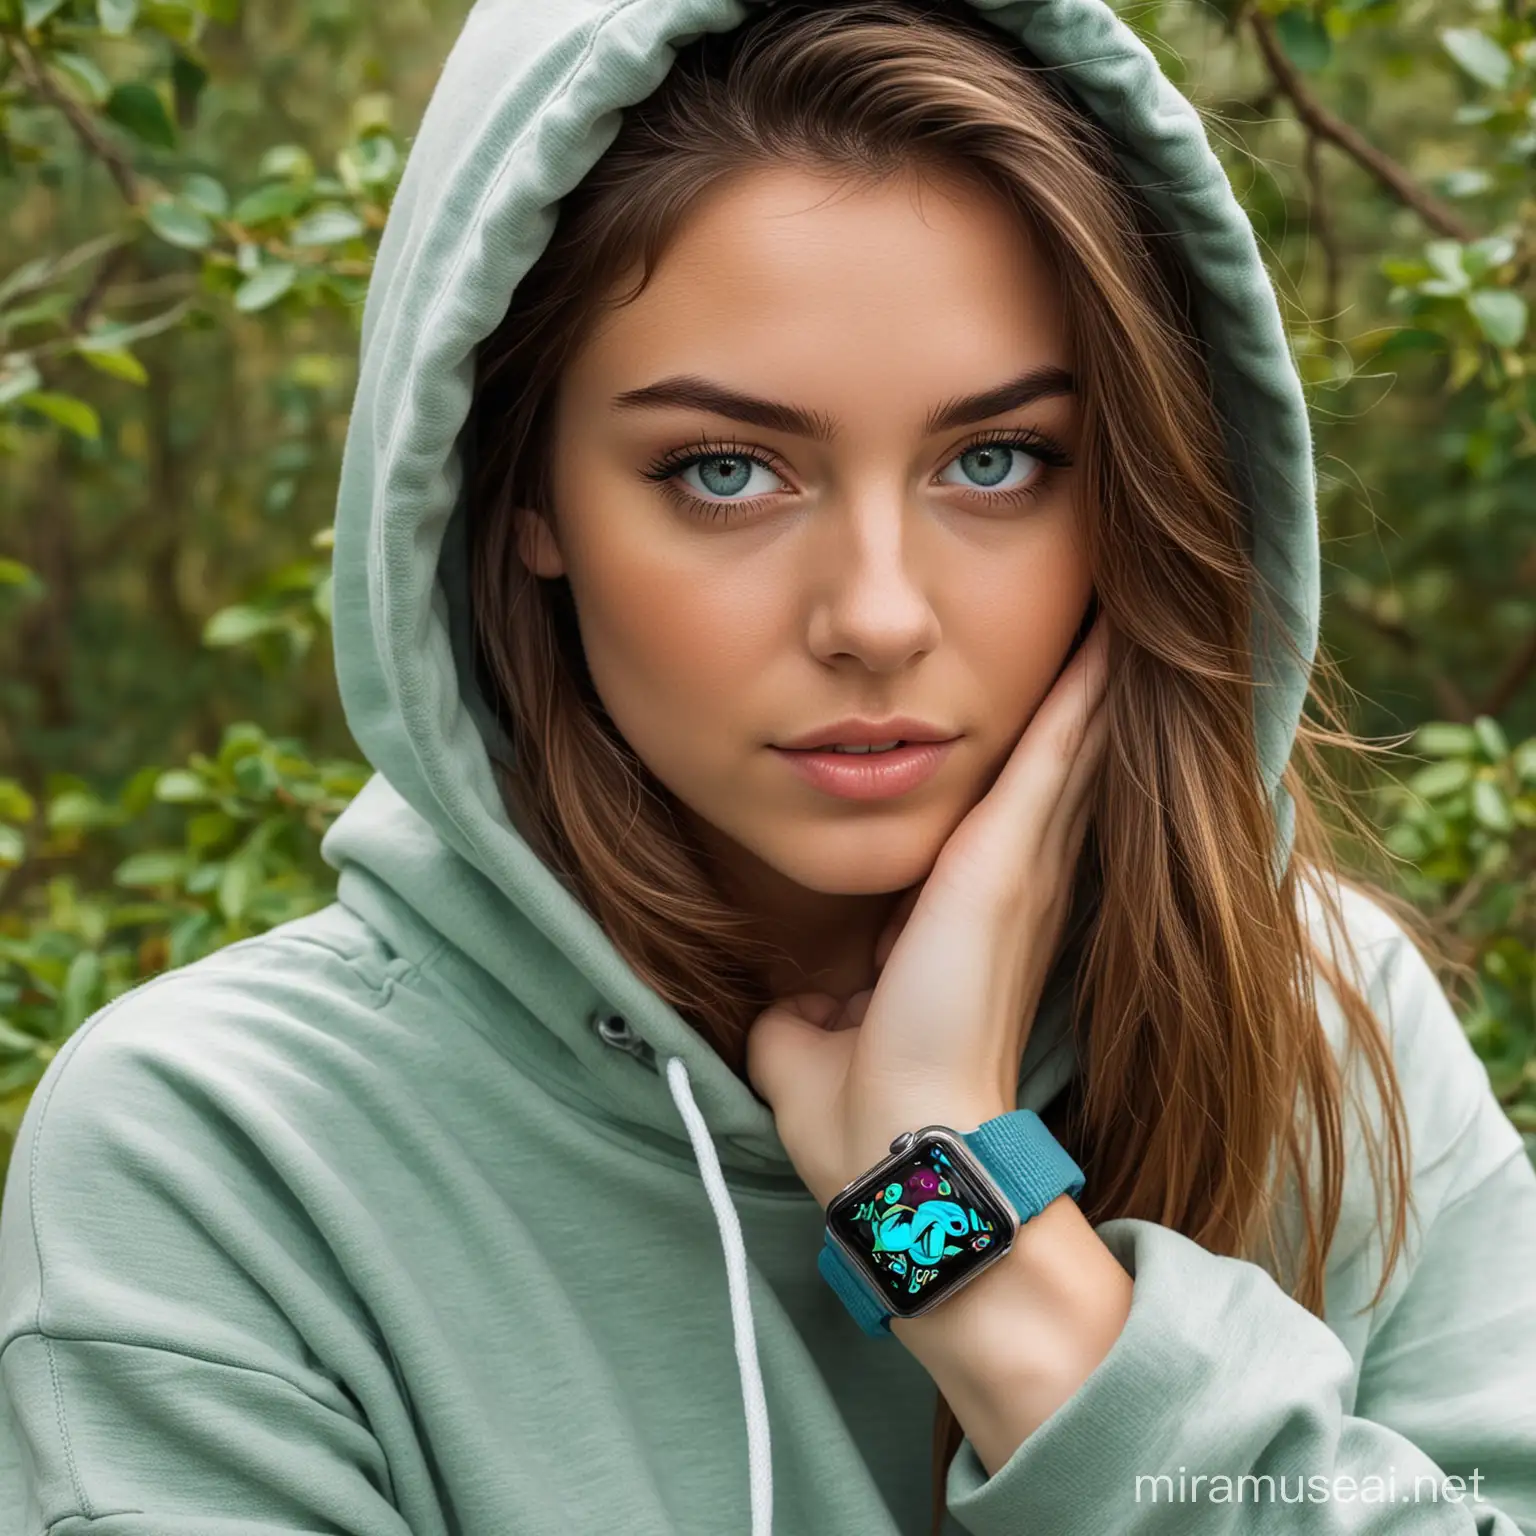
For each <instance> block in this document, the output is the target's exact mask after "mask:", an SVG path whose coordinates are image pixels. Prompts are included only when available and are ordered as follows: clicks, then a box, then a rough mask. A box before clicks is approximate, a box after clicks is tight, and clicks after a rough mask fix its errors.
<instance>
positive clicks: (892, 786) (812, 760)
mask: <svg viewBox="0 0 1536 1536" xmlns="http://www.w3.org/2000/svg"><path fill="white" fill-rule="evenodd" d="M958 740H959V738H958V737H950V738H949V739H948V740H947V741H901V740H898V741H897V742H896V743H895V744H894V745H888V744H877V745H875V746H874V747H858V748H853V747H774V748H772V750H773V751H774V752H777V753H778V754H779V755H780V756H781V757H782V758H783V759H784V761H785V763H786V764H787V765H788V766H789V768H790V769H791V770H792V771H793V772H795V773H797V774H798V775H799V776H800V777H801V778H802V779H804V780H806V782H808V783H809V784H811V785H813V786H814V787H815V788H817V789H819V790H821V791H823V792H824V793H826V794H829V795H835V796H837V797H838V798H839V799H844V800H888V799H891V798H893V797H895V796H897V795H904V794H908V793H909V792H910V791H912V790H914V789H916V788H917V787H918V786H919V785H921V784H925V783H927V782H928V780H929V779H931V778H932V777H933V776H934V774H936V773H937V772H938V771H939V768H940V767H941V766H942V764H943V762H944V760H945V758H947V757H948V755H949V753H950V750H951V749H952V748H953V747H954V745H955V743H956V741H958Z"/></svg>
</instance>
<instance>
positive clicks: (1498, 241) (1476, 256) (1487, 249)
mask: <svg viewBox="0 0 1536 1536" xmlns="http://www.w3.org/2000/svg"><path fill="white" fill-rule="evenodd" d="M1518 249H1519V247H1518V246H1516V244H1515V242H1514V241H1513V240H1511V239H1510V237H1509V236H1508V235H1488V236H1487V237H1485V238H1484V239H1482V240H1474V241H1473V242H1472V244H1471V245H1469V246H1468V247H1467V248H1466V251H1465V252H1464V253H1463V255H1462V265H1463V266H1464V267H1465V268H1466V269H1467V272H1468V273H1469V274H1470V275H1471V276H1472V277H1473V278H1474V279H1477V278H1480V277H1482V276H1483V275H1484V274H1485V273H1487V272H1491V271H1492V270H1493V269H1494V268H1495V267H1502V266H1503V265H1504V263H1505V262H1506V261H1513V260H1514V259H1515V253H1516V251H1517V250H1518Z"/></svg>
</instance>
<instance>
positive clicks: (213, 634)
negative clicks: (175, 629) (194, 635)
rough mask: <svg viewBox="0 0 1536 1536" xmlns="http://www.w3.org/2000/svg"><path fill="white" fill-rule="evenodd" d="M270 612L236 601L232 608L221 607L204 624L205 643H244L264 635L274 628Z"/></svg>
mask: <svg viewBox="0 0 1536 1536" xmlns="http://www.w3.org/2000/svg"><path fill="white" fill-rule="evenodd" d="M273 623H274V621H273V619H272V616H271V615H270V614H266V613H263V612H262V611H261V610H260V609H259V608H251V607H248V606H247V605H245V604H243V603H236V604H235V605H234V606H233V607H231V608H221V609H220V610H219V611H218V612H217V613H216V614H214V615H213V617H212V618H211V619H209V620H208V622H207V624H205V625H204V626H203V644H204V645H211V646H223V645H243V644H245V642H246V641H248V640H254V639H255V638H256V636H257V635H264V634H266V633H267V631H268V630H270V629H271V628H273Z"/></svg>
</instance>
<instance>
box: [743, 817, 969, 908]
mask: <svg viewBox="0 0 1536 1536" xmlns="http://www.w3.org/2000/svg"><path fill="white" fill-rule="evenodd" d="M755 846H756V851H757V856H758V857H759V858H760V859H762V860H763V862H764V863H766V864H769V865H770V866H772V867H773V868H774V869H776V870H777V871H778V872H779V873H780V874H781V875H783V876H784V878H785V879H787V880H793V881H794V882H795V884H796V885H800V886H804V887H805V889H806V890H809V891H816V892H818V893H819V894H821V895H823V896H880V895H886V894H888V893H890V892H893V891H904V890H905V889H906V888H907V887H908V886H909V885H915V884H916V883H917V882H918V881H919V880H923V879H926V878H927V876H928V873H929V871H930V870H931V869H932V868H933V865H934V861H935V860H936V859H937V858H938V856H939V850H940V849H941V848H942V847H943V846H944V834H943V830H942V829H941V828H933V827H932V825H931V823H930V824H928V825H924V824H921V823H918V822H916V821H915V820H914V823H913V825H912V826H911V827H910V828H908V829H900V830H899V829H897V828H894V827H891V826H890V825H887V824H881V823H876V822H873V821H871V822H869V823H867V824H865V825H864V826H861V827H853V826H850V827H846V828H842V829H840V830H838V831H836V832H833V831H829V830H828V829H827V828H826V827H807V828H805V829H803V830H802V831H801V832H800V833H799V834H798V835H791V836H786V837H783V838H766V839H763V840H761V841H757V842H756V844H755Z"/></svg>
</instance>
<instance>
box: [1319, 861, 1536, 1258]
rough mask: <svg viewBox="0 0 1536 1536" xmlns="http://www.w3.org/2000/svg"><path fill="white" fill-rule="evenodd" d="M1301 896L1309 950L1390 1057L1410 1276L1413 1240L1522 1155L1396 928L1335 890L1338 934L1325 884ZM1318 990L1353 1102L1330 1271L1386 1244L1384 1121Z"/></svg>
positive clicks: (1359, 1054)
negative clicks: (1378, 1159) (1377, 1148)
mask: <svg viewBox="0 0 1536 1536" xmlns="http://www.w3.org/2000/svg"><path fill="white" fill-rule="evenodd" d="M1299 887H1300V895H1301V903H1302V909H1303V914H1304V917H1305V921H1306V925H1307V930H1308V932H1309V933H1310V934H1311V936H1312V938H1313V940H1314V943H1315V944H1316V945H1317V947H1318V949H1319V950H1320V952H1321V954H1322V956H1323V957H1324V958H1325V959H1326V960H1328V961H1330V962H1332V964H1333V965H1335V966H1336V967H1337V968H1338V970H1339V972H1340V974H1341V975H1342V977H1344V978H1345V979H1347V981H1348V982H1349V983H1350V984H1351V985H1353V986H1354V987H1355V988H1356V989H1357V990H1358V992H1359V994H1360V996H1361V997H1362V999H1363V1000H1364V1001H1365V1003H1366V1005H1367V1007H1368V1008H1369V1009H1370V1012H1371V1014H1372V1015H1373V1016H1374V1018H1375V1020H1376V1022H1377V1024H1378V1025H1379V1028H1380V1033H1381V1037H1382V1040H1383V1042H1384V1044H1385V1046H1386V1048H1387V1055H1388V1060H1389V1061H1390V1065H1391V1070H1392V1075H1393V1078H1394V1079H1395V1082H1396V1086H1397V1090H1398V1092H1399V1094H1400V1096H1401V1101H1402V1109H1403V1119H1404V1122H1405V1127H1406V1131H1407V1140H1408V1146H1407V1159H1408V1165H1409V1169H1410V1185H1409V1187H1410V1191H1411V1195H1412V1202H1413V1216H1414V1219H1413V1222H1412V1224H1411V1226H1410V1246H1409V1252H1410V1264H1411V1253H1412V1248H1413V1243H1412V1238H1411V1234H1412V1233H1413V1232H1414V1231H1422V1230H1423V1229H1424V1228H1426V1227H1427V1226H1428V1225H1429V1223H1430V1222H1432V1221H1433V1219H1434V1217H1435V1215H1436V1214H1437V1213H1438V1211H1440V1210H1441V1209H1443V1208H1444V1207H1445V1206H1446V1205H1448V1204H1449V1203H1450V1202H1451V1201H1453V1200H1455V1199H1457V1198H1459V1197H1460V1196H1462V1195H1463V1194H1466V1193H1467V1192H1469V1191H1470V1190H1472V1189H1475V1188H1476V1187H1477V1186H1478V1185H1479V1184H1480V1183H1481V1182H1482V1181H1483V1180H1484V1179H1486V1178H1487V1177H1489V1176H1490V1175H1491V1174H1493V1173H1495V1172H1496V1171H1497V1170H1498V1169H1499V1168H1501V1167H1503V1166H1504V1165H1505V1164H1506V1163H1508V1162H1509V1161H1510V1159H1511V1158H1512V1157H1516V1156H1520V1155H1523V1153H1524V1147H1523V1143H1522V1141H1521V1138H1520V1135H1519V1133H1518V1132H1517V1131H1516V1130H1515V1128H1514V1126H1513V1125H1512V1124H1511V1123H1510V1120H1509V1118H1508V1116H1507V1115H1506V1114H1505V1113H1504V1110H1503V1108H1502V1106H1501V1105H1500V1104H1499V1102H1498V1100H1497V1099H1496V1098H1495V1096H1494V1093H1493V1089H1492V1086H1491V1084H1490V1082H1489V1077H1488V1070H1487V1068H1486V1067H1485V1066H1484V1064H1483V1063H1482V1061H1481V1060H1480V1059H1479V1058H1478V1056H1477V1053H1476V1052H1475V1051H1474V1050H1473V1048H1472V1045H1471V1043H1470V1041H1469V1040H1468V1039H1467V1036H1466V1032H1465V1031H1464V1030H1463V1028H1462V1025H1461V1020H1460V1019H1459V1018H1458V1017H1457V1015H1456V1012H1455V1009H1454V1008H1453V1007H1452V1005H1451V1003H1450V1000H1449V999H1448V998H1447V996H1446V994H1445V991H1444V989H1443V988H1442V987H1441V985H1440V982H1439V980H1438V978H1437V977H1436V975H1435V972H1434V969H1433V967H1432V966H1431V965H1430V962H1429V961H1428V959H1426V957H1425V956H1424V954H1423V952H1422V951H1421V950H1420V949H1419V948H1418V946H1417V945H1416V944H1415V942H1414V940H1413V938H1412V937H1411V936H1410V934H1409V933H1408V932H1406V931H1405V930H1404V928H1403V927H1402V925H1401V924H1399V922H1398V921H1397V919H1396V918H1395V917H1393V915H1392V914H1391V913H1390V912H1389V911H1388V910H1387V909H1386V908H1385V907H1384V906H1383V905H1382V904H1381V903H1380V902H1378V901H1377V900H1375V899H1373V898H1372V897H1371V896H1369V895H1367V894H1366V893H1364V892H1362V891H1360V890H1357V889H1355V888H1354V887H1353V886H1349V885H1344V884H1339V883H1335V884H1333V885H1332V886H1331V887H1328V888H1327V889H1329V890H1331V893H1332V895H1333V898H1334V902H1335V903H1336V910H1337V918H1338V919H1339V921H1337V922H1336V921H1335V920H1334V917H1333V915H1332V914H1331V913H1330V910H1329V904H1328V902H1327V901H1325V899H1324V889H1325V888H1324V886H1323V885H1322V883H1321V880H1320V879H1319V878H1318V877H1316V876H1311V875H1309V876H1308V877H1306V878H1304V879H1303V880H1302V881H1301V882H1299ZM1314 986H1315V990H1316V996H1317V1006H1318V1019H1319V1023H1320V1025H1321V1027H1322V1029H1323V1031H1324V1033H1325V1034H1326V1036H1327V1037H1328V1040H1329V1042H1330V1044H1331V1045H1332V1047H1333V1050H1334V1055H1335V1059H1336V1060H1337V1061H1338V1063H1339V1065H1340V1067H1341V1069H1342V1073H1343V1082H1344V1084H1345V1090H1346V1099H1347V1101H1346V1103H1345V1105H1344V1111H1345V1156H1346V1166H1345V1191H1344V1210H1343V1212H1342V1217H1341V1221H1340V1227H1339V1231H1338V1233H1337V1234H1336V1238H1335V1242H1334V1245H1333V1250H1332V1255H1331V1265H1332V1264H1333V1263H1334V1262H1337V1261H1346V1260H1347V1259H1348V1258H1350V1257H1351V1256H1358V1255H1359V1252H1360V1249H1361V1248H1362V1246H1363V1244H1364V1240H1365V1239H1367V1238H1374V1239H1379V1236H1380V1234H1379V1232H1377V1231H1376V1209H1375V1185H1374V1181H1373V1179H1372V1177H1371V1174H1370V1168H1369V1156H1368V1152H1367V1148H1366V1146H1365V1141H1366V1138H1367V1134H1369V1135H1370V1136H1371V1137H1372V1138H1379V1137H1380V1134H1381V1131H1382V1129H1383V1126H1384V1124H1385V1114H1384V1105H1383V1102H1382V1098H1381V1095H1380V1092H1379V1090H1378V1087H1377V1085H1376V1082H1375V1080H1374V1077H1373V1074H1372V1073H1371V1072H1370V1070H1369V1065H1368V1059H1367V1057H1366V1055H1365V1053H1364V1051H1363V1049H1362V1048H1361V1041H1360V1040H1359V1038H1358V1035H1357V1032H1356V1031H1355V1030H1354V1029H1353V1028H1352V1027H1351V1024H1350V1020H1349V1017H1348V1015H1347V1013H1346V1011H1345V1009H1344V1008H1343V1006H1342V1004H1341V1002H1340V999H1339V995H1338V992H1337V990H1336V989H1335V988H1334V986H1333V985H1331V984H1330V982H1329V980H1328V979H1327V977H1326V976H1325V975H1324V974H1322V973H1321V972H1319V973H1318V974H1316V976H1315V977H1314ZM1372 1246H1375V1244H1374V1243H1373V1244H1372Z"/></svg>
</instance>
